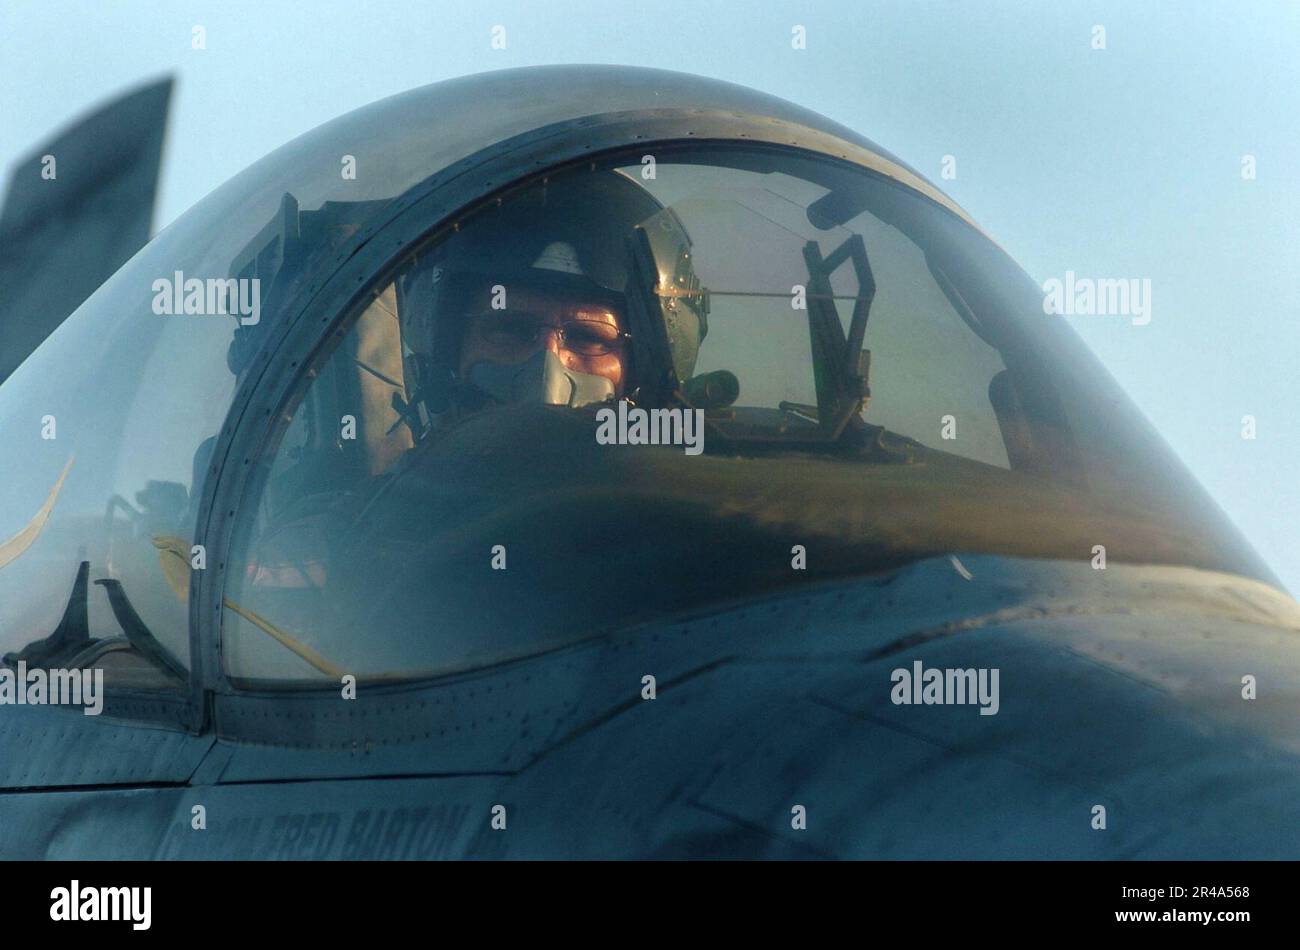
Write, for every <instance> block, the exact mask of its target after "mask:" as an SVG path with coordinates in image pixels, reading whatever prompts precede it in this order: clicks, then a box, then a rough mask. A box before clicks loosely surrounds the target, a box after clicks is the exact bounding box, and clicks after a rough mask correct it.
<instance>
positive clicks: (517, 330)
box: [460, 288, 628, 397]
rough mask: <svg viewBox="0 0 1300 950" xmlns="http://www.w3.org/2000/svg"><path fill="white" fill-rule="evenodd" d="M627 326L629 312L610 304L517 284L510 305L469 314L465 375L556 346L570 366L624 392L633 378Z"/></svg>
mask: <svg viewBox="0 0 1300 950" xmlns="http://www.w3.org/2000/svg"><path fill="white" fill-rule="evenodd" d="M625 329H626V327H625V326H624V317H623V315H622V314H621V313H619V312H618V311H617V310H616V309H615V308H614V307H613V306H611V305H609V304H605V303H595V302H583V301H581V300H575V299H574V298H572V297H569V296H565V295H561V294H556V293H553V292H550V291H543V290H538V289H527V288H512V289H511V290H510V296H509V307H508V309H506V310H492V311H487V312H482V313H476V314H472V315H471V316H470V317H469V321H468V324H467V326H466V328H465V338H464V343H463V345H462V346H461V352H460V375H461V376H462V377H464V376H465V375H466V374H467V373H468V372H469V368H470V367H472V366H473V365H474V364H476V363H498V364H504V365H513V364H516V363H522V362H524V361H525V360H527V359H528V358H529V357H531V356H533V355H535V354H536V353H538V352H539V351H542V350H550V351H551V352H552V353H554V354H555V355H556V356H557V357H558V358H559V359H560V361H561V362H562V363H563V364H564V366H565V368H566V369H570V370H573V371H574V372H578V373H587V374H589V375H592V376H603V377H605V378H606V379H608V380H609V381H610V382H611V383H613V385H614V393H615V395H616V396H618V397H621V396H622V395H623V386H624V382H625V380H626V377H627V360H628V352H627V341H626V338H625V335H624V331H625Z"/></svg>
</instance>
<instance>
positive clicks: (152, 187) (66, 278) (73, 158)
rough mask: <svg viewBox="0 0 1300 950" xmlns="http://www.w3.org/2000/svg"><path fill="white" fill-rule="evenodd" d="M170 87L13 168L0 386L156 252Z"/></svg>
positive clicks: (118, 108) (104, 113) (0, 263)
mask: <svg viewBox="0 0 1300 950" xmlns="http://www.w3.org/2000/svg"><path fill="white" fill-rule="evenodd" d="M171 92H172V80H171V78H170V77H168V78H166V79H163V80H161V81H159V82H155V83H152V84H150V85H148V86H145V87H144V88H142V89H137V90H135V91H133V92H131V93H128V94H127V95H124V96H122V97H120V98H118V99H116V100H114V101H113V102H110V103H109V104H108V105H106V106H104V107H103V108H101V109H99V110H97V111H96V112H94V113H92V114H90V115H89V116H87V117H85V118H83V119H82V120H80V121H79V122H77V123H76V124H75V125H74V126H72V127H71V128H70V129H67V130H66V131H64V132H63V133H62V134H61V135H59V136H58V137H57V138H55V139H53V140H52V141H50V142H47V143H45V144H44V145H42V146H41V147H40V148H37V149H35V150H34V151H33V152H32V154H30V155H29V156H27V157H26V158H25V159H23V160H22V161H20V162H19V163H18V164H17V166H16V167H15V168H14V171H13V175H12V177H11V178H10V181H9V187H8V190H7V193H6V195H5V200H4V205H3V214H0V383H3V382H4V380H6V379H7V378H8V377H9V375H10V374H11V373H13V371H14V370H15V369H17V368H18V365H19V364H20V363H22V361H23V360H25V359H27V357H28V356H29V355H30V354H31V353H32V351H33V350H35V349H36V348H37V347H38V346H40V345H41V343H42V342H44V340H45V338H46V337H48V336H49V335H50V334H51V333H53V332H54V330H55V329H56V328H57V327H58V326H59V324H60V323H62V322H63V320H64V319H65V318H66V317H67V316H68V314H70V313H72V311H73V310H75V309H77V307H78V306H80V305H81V302H82V301H83V300H85V299H86V298H87V297H89V296H90V295H91V294H92V293H94V291H95V290H96V289H98V288H99V285H100V284H102V283H103V282H104V281H105V280H107V279H108V278H109V277H110V276H112V274H113V273H114V272H115V271H116V270H117V269H118V268H119V267H121V266H122V265H123V264H124V263H126V261H127V260H128V259H129V258H130V257H131V256H132V255H133V254H135V252H136V251H138V250H139V249H140V248H141V247H143V246H144V245H145V243H146V242H148V240H149V237H150V228H151V227H152V224H153V211H154V200H155V197H156V195H157V191H158V169H159V164H160V162H161V159H162V143H163V132H164V128H165V126H166V123H167V109H168V105H169V103H170V101H171Z"/></svg>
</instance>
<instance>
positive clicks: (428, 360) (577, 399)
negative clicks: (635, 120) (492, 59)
mask: <svg viewBox="0 0 1300 950" xmlns="http://www.w3.org/2000/svg"><path fill="white" fill-rule="evenodd" d="M690 247H691V244H690V239H689V237H688V236H687V234H686V231H685V229H684V228H683V227H682V225H681V222H680V221H679V220H678V218H677V216H676V215H675V214H674V213H673V212H672V211H671V210H670V209H667V208H665V207H664V206H663V205H662V204H660V203H659V201H657V200H656V199H655V198H654V197H653V196H652V195H651V194H650V193H649V192H648V191H647V190H646V189H645V188H643V187H642V186H641V185H640V184H638V183H637V182H636V181H635V180H633V179H632V178H630V177H628V176H626V175H623V174H622V173H620V172H616V171H581V172H569V173H567V174H565V175H563V176H560V177H556V178H553V179H550V180H547V181H544V182H539V183H534V184H533V185H531V186H527V187H525V188H523V189H521V190H519V191H517V192H516V193H515V194H513V195H510V196H506V197H505V198H503V200H502V201H501V202H499V203H497V204H494V205H491V206H489V207H488V208H487V209H484V210H481V211H479V212H478V213H476V214H474V215H471V216H470V217H469V218H467V219H466V220H464V221H462V222H461V223H460V225H459V229H458V232H457V233H456V234H453V235H451V236H450V237H449V238H448V239H447V240H446V241H444V242H442V244H440V245H439V246H438V247H437V248H436V249H435V250H434V252H433V255H432V257H431V258H430V259H429V260H428V261H427V262H426V264H427V266H421V267H417V268H415V269H413V270H412V271H411V272H410V273H409V274H408V276H407V278H406V279H405V280H404V281H402V282H401V284H400V286H399V312H402V313H405V314H407V315H411V314H415V315H416V316H415V317H414V318H413V319H414V320H415V321H419V320H420V319H422V318H427V319H428V320H429V324H430V325H429V326H427V327H426V328H424V329H421V328H420V327H411V326H408V327H407V328H406V332H405V333H404V334H403V336H404V339H405V340H406V341H407V345H408V346H409V347H410V348H411V349H412V350H413V352H412V354H411V357H412V358H411V360H410V362H411V363H413V364H415V365H413V366H408V373H410V376H411V378H413V379H415V380H417V381H418V382H417V385H420V386H423V390H422V391H421V392H419V393H417V397H418V399H419V400H420V401H421V402H423V404H424V407H423V408H424V410H425V414H426V416H427V415H429V414H432V415H434V416H438V415H445V416H447V418H446V419H445V420H444V421H454V420H455V419H457V418H460V417H462V416H463V415H464V414H465V413H466V412H472V411H476V410H477V409H480V408H482V407H484V406H485V405H490V404H510V403H520V402H531V403H540V404H545V405H553V406H567V407H569V408H581V407H584V406H592V405H598V404H602V403H606V402H610V401H614V400H618V399H630V400H633V401H634V402H637V403H639V404H646V403H659V404H662V403H666V402H669V401H671V400H672V399H673V396H674V394H675V393H677V392H678V391H679V390H680V387H681V385H682V384H683V383H684V382H685V381H686V380H687V379H689V377H690V375H691V371H692V369H693V367H694V363H695V358H696V355H697V353H698V350H699V345H700V341H701V340H702V339H703V337H704V335H705V333H706V332H707V329H708V324H707V312H708V299H707V293H706V292H705V291H704V290H703V288H702V287H701V286H700V283H699V280H698V278H697V277H696V275H695V273H694V269H693V266H692V261H691V256H690ZM422 340H427V341H429V342H428V345H427V346H425V345H422V344H421V342H420V341H422ZM415 401H416V400H413V402H415ZM426 421H427V419H426ZM434 424H435V425H436V424H437V423H436V422H435V423H434Z"/></svg>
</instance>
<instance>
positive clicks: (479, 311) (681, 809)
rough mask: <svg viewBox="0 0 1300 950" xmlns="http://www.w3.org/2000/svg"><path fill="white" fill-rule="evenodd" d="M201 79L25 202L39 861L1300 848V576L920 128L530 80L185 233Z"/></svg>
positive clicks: (485, 88) (16, 319)
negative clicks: (864, 125) (1049, 293)
mask: <svg viewBox="0 0 1300 950" xmlns="http://www.w3.org/2000/svg"><path fill="white" fill-rule="evenodd" d="M167 88H168V87H167V86H166V84H163V85H162V86H161V87H154V88H153V89H152V91H149V92H146V93H145V94H143V96H144V98H143V99H140V98H138V97H137V98H134V99H130V100H127V101H128V102H134V106H132V107H130V108H127V109H125V110H122V109H120V108H119V109H110V110H108V111H107V112H106V113H104V114H102V115H100V116H99V117H98V118H97V119H92V120H90V122H91V124H90V125H88V126H85V127H83V128H81V129H73V130H70V131H69V132H68V133H66V134H65V135H64V137H63V138H61V139H60V140H58V141H56V142H55V143H54V144H53V145H51V146H49V147H47V148H44V149H38V150H37V152H38V153H39V154H34V155H33V157H32V159H31V160H30V161H28V162H25V163H22V164H20V165H18V166H17V168H16V170H15V172H14V177H13V182H12V184H11V186H10V189H9V197H8V205H7V206H6V210H5V214H4V217H3V219H2V221H0V232H2V233H3V235H4V246H5V249H6V258H7V261H6V265H7V266H6V267H5V269H4V271H3V272H2V281H0V288H3V298H0V341H3V348H2V349H0V365H3V366H4V367H5V370H4V373H3V383H2V384H0V433H2V434H3V445H4V451H3V455H0V486H2V487H0V653H3V655H4V665H3V667H0V792H2V794H0V857H4V858H78V859H88V858H143V859H171V858H179V859H208V858H268V859H269V858H312V859H316V858H319V859H329V858H392V859H425V858H568V859H591V858H719V857H721V858H745V859H759V858H781V859H784V858H804V857H807V858H869V859H871V858H876V859H879V858H886V859H892V858H950V859H951V858H956V859H966V858H1097V859H1138V858H1273V857H1294V856H1295V855H1296V854H1297V853H1298V851H1300V740H1298V739H1297V731H1296V723H1297V722H1300V715H1298V713H1300V693H1297V684H1298V683H1300V606H1298V605H1297V604H1296V602H1295V601H1294V600H1293V599H1292V598H1291V597H1290V596H1289V595H1288V593H1287V592H1286V591H1285V590H1284V588H1283V587H1282V585H1281V584H1280V583H1279V582H1278V580H1277V578H1276V577H1274V575H1273V574H1272V573H1271V572H1270V570H1269V568H1268V567H1267V566H1266V565H1265V564H1264V563H1263V562H1262V561H1261V559H1260V558H1259V557H1258V555H1257V554H1256V553H1255V552H1254V551H1253V550H1252V549H1251V548H1250V546H1249V545H1248V544H1247V543H1246V541H1245V540H1244V539H1243V538H1242V536H1241V535H1240V534H1239V533H1238V532H1237V530H1236V529H1235V528H1234V527H1233V526H1232V525H1231V524H1230V522H1229V521H1228V519H1227V518H1226V517H1225V516H1224V514H1223V513H1222V512H1221V510H1220V509H1219V508H1218V507H1217V506H1216V504H1215V502H1214V501H1213V500H1212V499H1211V498H1210V497H1208V496H1207V494H1206V493H1205V492H1204V491H1203V490H1202V489H1201V488H1200V487H1199V486H1198V485H1197V483H1196V482H1195V480H1194V479H1193V477H1192V476H1191V475H1190V474H1189V473H1188V472H1187V471H1186V469H1185V468H1184V467H1183V465H1182V464H1181V463H1180V462H1179V461H1178V459H1177V458H1176V457H1175V456H1174V454H1173V453H1172V452H1171V451H1170V449H1169V448H1168V447H1167V446H1166V444H1165V443H1164V442H1163V441H1162V439H1161V438H1160V436H1159V435H1158V433H1156V432H1155V431H1154V430H1153V428H1152V427H1151V425H1150V424H1149V423H1148V422H1147V421H1146V420H1145V419H1144V417H1143V416H1142V414H1141V412H1140V411H1139V410H1138V409H1137V408H1136V407H1135V406H1134V405H1133V404H1132V402H1131V401H1130V400H1129V399H1128V398H1127V397H1126V396H1125V395H1124V394H1123V393H1122V392H1121V390H1120V388H1119V387H1118V386H1117V384H1116V383H1115V382H1114V380H1113V379H1112V378H1111V377H1110V375H1109V374H1108V373H1107V372H1106V370H1105V369H1104V368H1103V367H1102V366H1101V365H1100V364H1099V362H1098V360H1097V359H1096V358H1095V357H1094V356H1093V355H1092V354H1091V352H1090V351H1089V350H1088V349H1087V348H1086V347H1085V346H1084V345H1083V344H1082V343H1081V341H1080V340H1079V339H1078V337H1077V335H1076V334H1075V333H1074V331H1073V330H1072V329H1071V328H1070V327H1069V326H1068V325H1067V323H1066V322H1065V319H1064V318H1063V317H1062V316H1061V315H1060V314H1058V313H1052V312H1048V311H1050V310H1051V309H1052V308H1051V307H1050V306H1045V300H1044V291H1043V288H1042V287H1041V286H1039V285H1038V284H1037V283H1036V282H1035V281H1034V280H1033V279H1031V278H1030V277H1029V276H1028V275H1027V274H1025V272H1024V271H1022V270H1021V269H1020V268H1019V267H1018V266H1017V265H1016V264H1015V263H1014V262H1013V261H1012V260H1011V259H1010V257H1009V256H1008V255H1007V254H1006V253H1005V252H1004V251H1003V250H1002V249H1001V248H1000V247H999V246H998V245H997V244H996V243H995V242H994V241H993V239H991V238H990V237H989V236H988V235H986V234H985V233H984V232H983V231H982V230H981V229H980V228H979V226H978V225H976V224H975V223H974V222H973V221H972V220H971V219H970V217H969V216H968V215H967V214H966V213H965V212H964V211H963V210H962V209H961V208H960V207H959V206H958V205H957V204H955V203H954V202H953V201H952V200H951V199H950V198H949V197H947V196H946V195H945V194H944V193H943V192H942V191H940V190H939V189H938V188H937V187H935V185H933V184H932V183H931V182H929V181H927V180H926V179H925V178H924V177H923V176H922V175H921V174H920V173H918V172H917V171H916V170H915V169H913V168H911V167H909V166H908V165H906V164H905V163H904V162H902V161H901V160H900V159H898V158H896V157H894V156H893V155H891V154H890V153H889V152H887V151H885V150H883V149H881V148H879V147H878V146H876V145H874V144H873V143H872V142H870V141H868V140H867V139H866V138H863V137H862V136H861V135H860V134H858V133H857V132H855V131H853V130H850V129H848V128H845V127H843V126H841V125H839V124H837V123H835V122H833V121H831V120H829V119H827V118H824V117H823V116H821V115H819V114H817V113H815V112H813V111H810V110H808V109H805V108H801V107H799V106H796V105H793V104H791V103H788V102H784V101H782V100H779V99H776V98H773V97H771V96H768V95H764V94H761V93H759V92H756V91H754V90H750V89H747V88H743V87H741V86H737V85H731V84H728V83H724V82H719V81H715V80H711V79H705V78H700V77H696V76H690V75H684V74H680V73H673V72H665V71H660V70H652V69H639V68H622V67H612V66H564V67H543V68H530V69H511V70H503V71H499V72H490V73H486V74H482V75H476V76H470V77H467V78H462V79H456V80H453V81H448V82H442V83H438V84H435V85H431V86H427V87H424V88H421V89H416V90H413V91H410V92H407V93H405V94H403V95H399V96H395V97H393V98H389V99H385V100H383V101H380V102H377V103H374V104H372V105H370V106H367V107H365V108H362V109H360V110H358V111H355V112H352V113H350V114H348V115H345V116H343V117H341V118H338V119H336V120H334V121H332V122H330V123H328V124H326V125H324V126H322V127H320V128H318V129H316V130H315V131H312V132H310V133H308V134H306V135H304V136H302V137H301V138H298V139H296V140H294V141H293V142H291V143H289V144H288V145H285V146H284V147H282V148H280V149H279V150H277V151H275V152H273V153H272V154H270V155H269V156H267V157H266V158H264V159H262V160H261V161H260V162H258V163H257V164H255V165H253V166H252V167H250V168H249V169H247V170H246V171H244V172H243V173H241V174H240V175H238V176H237V177H235V178H234V179H232V180H231V181H229V182H228V183H226V184H225V185H223V186H221V187H220V188H218V189H217V190H216V191H214V192H212V193H211V194H210V195H209V196H208V197H207V198H205V199H204V200H203V201H201V202H200V203H199V204H197V205H196V206H195V207H194V208H193V209H191V210H190V211H188V212H187V213H186V214H184V215H182V216H181V217H180V218H179V219H178V220H176V221H175V223H173V224H171V225H170V226H169V227H167V228H166V229H165V230H163V231H162V232H161V233H160V234H158V235H157V236H155V237H153V238H152V240H148V241H147V243H145V239H146V238H147V237H148V226H147V225H148V221H149V219H150V217H151V214H152V203H153V193H154V184H155V181H156V176H157V165H158V152H159V147H160V143H161V135H162V123H163V117H164V115H165V110H166V107H165V102H166V89H167ZM88 130H89V131H88ZM96 130H97V131H96ZM60 143H62V144H60ZM96 143H98V146H99V147H98V148H96V147H94V146H95V145H96ZM105 143H109V144H105ZM47 156H52V157H53V159H54V160H55V168H56V174H55V175H54V176H53V177H50V176H49V175H46V174H43V173H44V172H45V170H46V169H47V168H48V167H50V163H49V162H47V161H46V160H45V159H46V157H47ZM141 245H143V246H141ZM127 257H129V260H126V258H127ZM87 284H90V285H91V286H87ZM92 289H93V292H91V290H92ZM83 297H84V298H85V299H84V302H82V298H83ZM74 308H75V309H74Z"/></svg>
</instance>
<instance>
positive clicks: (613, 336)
mask: <svg viewBox="0 0 1300 950" xmlns="http://www.w3.org/2000/svg"><path fill="white" fill-rule="evenodd" d="M551 330H554V331H555V332H556V333H557V334H558V336H559V341H560V347H561V348H562V349H566V350H568V351H570V352H571V353H577V354H578V355H579V356H605V355H607V354H609V353H613V352H615V351H616V350H619V349H621V348H622V347H623V345H624V344H625V343H626V342H627V341H628V340H630V339H631V338H632V334H630V333H625V332H624V331H622V330H620V329H619V328H618V327H617V326H615V325H614V324H612V323H602V322H599V321H596V320H577V319H572V320H565V321H563V322H561V323H553V322H551V321H548V320H547V319H546V318H545V317H541V316H536V315H533V314H526V313H504V314H495V315H493V316H492V317H491V318H489V320H488V322H487V325H486V326H485V327H483V328H482V329H481V330H480V333H481V335H482V337H483V338H484V339H485V340H487V342H488V343H491V344H493V345H494V346H501V347H509V348H511V349H523V348H524V347H529V346H533V345H534V344H536V343H537V341H538V340H539V339H540V338H541V336H542V334H544V333H546V332H547V331H551Z"/></svg>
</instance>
